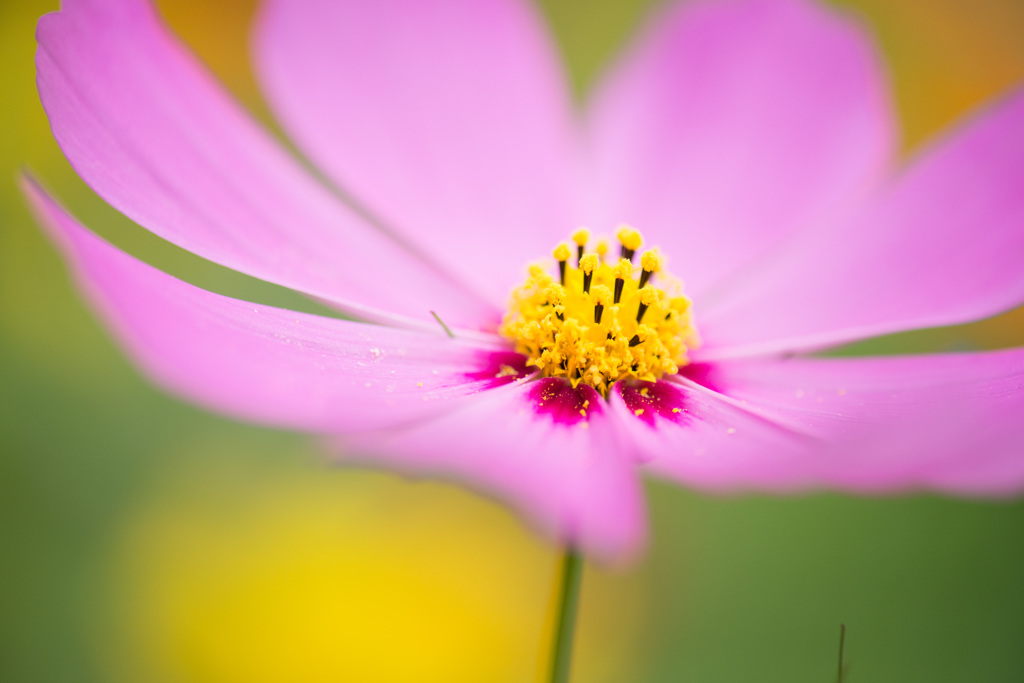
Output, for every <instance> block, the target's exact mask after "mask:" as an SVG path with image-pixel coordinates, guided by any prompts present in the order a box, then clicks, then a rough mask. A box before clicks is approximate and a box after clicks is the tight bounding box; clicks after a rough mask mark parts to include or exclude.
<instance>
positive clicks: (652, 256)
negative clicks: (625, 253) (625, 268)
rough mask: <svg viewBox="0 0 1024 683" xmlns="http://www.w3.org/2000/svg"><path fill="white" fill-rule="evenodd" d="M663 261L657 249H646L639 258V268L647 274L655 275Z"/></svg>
mask: <svg viewBox="0 0 1024 683" xmlns="http://www.w3.org/2000/svg"><path fill="white" fill-rule="evenodd" d="M663 263H664V259H662V257H661V253H660V252H659V251H658V250H657V249H648V250H647V251H645V252H644V253H643V255H642V256H640V266H641V267H642V268H643V269H644V270H646V271H647V272H648V273H657V272H658V271H659V270H661V267H662V264H663Z"/></svg>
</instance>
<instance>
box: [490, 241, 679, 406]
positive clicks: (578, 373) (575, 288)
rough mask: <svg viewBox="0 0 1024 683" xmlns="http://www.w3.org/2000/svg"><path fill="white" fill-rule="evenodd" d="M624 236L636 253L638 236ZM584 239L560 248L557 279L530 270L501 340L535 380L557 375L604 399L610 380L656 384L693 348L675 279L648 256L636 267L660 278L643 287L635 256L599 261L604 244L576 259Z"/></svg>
mask: <svg viewBox="0 0 1024 683" xmlns="http://www.w3.org/2000/svg"><path fill="white" fill-rule="evenodd" d="M628 230H629V231H631V232H629V233H628V234H626V233H621V232H620V234H621V235H622V237H624V238H625V240H624V242H623V247H624V248H625V247H626V246H627V245H628V246H630V247H633V248H634V249H635V248H636V247H638V246H639V244H640V242H641V239H640V236H639V233H638V232H636V231H635V230H632V228H628ZM588 238H589V235H588ZM585 241H586V240H584V238H583V236H582V230H580V231H577V232H576V233H573V236H572V242H563V243H562V244H559V245H558V247H557V248H556V249H555V250H554V251H553V253H554V256H555V258H556V259H559V264H558V266H559V270H558V273H557V275H555V276H554V277H553V276H552V274H551V273H550V272H547V271H545V270H544V269H543V268H540V267H536V266H531V267H530V268H529V272H528V277H527V279H526V281H525V282H524V283H523V285H522V286H520V287H519V288H518V289H516V290H515V292H514V293H513V297H512V302H511V304H510V307H509V311H508V313H507V314H506V316H505V319H504V320H503V321H502V324H501V327H500V329H499V331H500V332H501V334H503V335H505V336H506V337H508V338H510V339H511V340H512V341H513V342H514V343H515V345H516V350H517V351H518V352H519V353H522V354H523V355H525V356H526V357H527V361H526V362H527V365H529V366H531V367H536V368H537V370H538V374H539V375H540V376H543V377H562V378H565V379H566V380H568V381H569V382H571V383H572V384H573V385H574V386H575V385H577V384H579V383H586V384H588V385H590V386H592V387H594V389H596V390H597V391H598V392H599V393H601V394H602V395H604V396H608V392H609V391H610V389H611V386H612V385H613V384H614V383H615V382H619V381H622V380H628V379H636V380H643V381H654V380H657V379H658V378H660V377H663V376H665V375H671V374H673V373H675V372H677V371H678V368H679V366H681V365H685V364H686V363H687V362H688V360H687V353H688V351H689V349H690V348H693V347H694V346H695V345H696V344H697V342H698V335H697V332H696V330H695V329H694V328H693V325H692V323H691V319H690V311H689V299H687V298H686V297H685V296H683V292H682V288H681V285H680V284H679V281H678V280H676V279H674V278H672V277H671V275H670V274H668V273H663V271H664V264H663V263H662V261H661V258H660V256H659V255H658V254H657V252H656V251H655V250H648V253H647V254H643V255H642V257H641V259H640V264H639V266H640V267H642V268H643V269H644V271H646V269H647V267H648V266H651V265H653V266H654V267H655V268H656V269H657V272H659V273H662V274H661V275H659V276H658V280H657V282H656V283H654V282H650V283H648V282H643V283H642V285H643V286H641V283H639V282H638V281H637V279H635V278H634V272H635V270H640V267H636V268H635V267H634V266H633V264H632V262H631V258H632V256H633V255H634V254H632V253H628V254H627V253H624V256H625V257H626V258H623V259H621V260H617V261H616V262H614V263H609V262H607V261H606V260H604V259H603V258H601V255H602V254H606V253H607V250H608V243H607V242H606V241H605V242H603V243H602V242H598V243H597V244H596V247H595V251H596V253H590V254H581V251H582V249H581V248H580V247H581V244H580V242H585ZM574 243H575V244H574ZM625 251H626V252H628V251H629V250H625ZM652 253H653V255H648V254H652ZM570 259H572V260H571V261H570ZM652 259H655V260H654V261H652ZM549 264H550V261H549ZM548 267H549V268H550V265H549V266H548ZM650 272H653V271H650ZM640 278H641V279H643V271H641V273H640ZM645 313H646V315H645Z"/></svg>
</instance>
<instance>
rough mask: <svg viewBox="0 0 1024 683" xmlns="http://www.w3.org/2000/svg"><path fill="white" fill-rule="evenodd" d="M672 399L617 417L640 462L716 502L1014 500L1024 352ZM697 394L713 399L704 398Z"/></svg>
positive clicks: (770, 375) (891, 361)
mask: <svg viewBox="0 0 1024 683" xmlns="http://www.w3.org/2000/svg"><path fill="white" fill-rule="evenodd" d="M702 381H703V385H704V386H701V385H700V384H698V383H696V382H694V381H691V380H687V379H682V380H679V383H675V382H672V383H669V382H661V383H660V384H663V385H668V386H670V387H671V386H672V385H673V384H674V385H675V387H674V390H673V389H671V388H670V389H667V390H666V392H667V394H668V398H666V399H662V400H661V401H660V404H662V405H666V406H671V407H673V408H674V407H676V406H681V407H682V408H683V410H682V411H681V412H679V413H672V412H671V410H668V411H666V410H661V411H660V412H659V413H658V417H657V419H655V420H654V421H653V423H650V422H645V421H644V420H641V419H631V420H630V419H628V418H629V417H630V416H629V415H628V414H627V411H629V410H630V409H632V408H633V407H634V406H635V405H636V401H635V399H634V401H633V402H629V401H627V400H626V399H627V398H629V397H628V396H625V397H624V395H623V393H622V389H621V388H620V390H619V392H618V393H616V394H615V395H614V396H613V401H612V410H613V411H617V412H618V413H619V414H622V415H623V416H624V417H626V418H627V420H625V421H623V424H624V425H625V429H626V431H627V438H628V439H630V440H631V441H632V442H633V443H634V444H635V445H636V447H637V451H638V453H637V455H638V457H640V458H641V459H643V460H645V461H649V463H650V466H651V467H652V468H653V469H654V470H656V471H658V472H660V473H662V474H665V475H667V476H670V477H672V478H674V479H677V480H680V481H683V482H685V483H688V484H691V485H694V486H699V487H703V488H712V489H736V488H753V489H766V490H781V491H788V490H793V489H800V488H817V487H829V488H836V489H841V490H848V491H864V492H874V491H891V490H903V489H909V488H915V487H928V488H933V489H938V490H942V491H947V492H953V493H967V494H1005V493H1011V492H1019V491H1020V490H1021V489H1022V488H1024V420H1022V419H1021V416H1022V415H1024V349H1014V350H1009V351H997V352H988V353H971V354H951V355H935V356H906V357H891V358H859V359H853V358H850V359H806V358H805V359H799V358H793V359H789V360H749V361H731V362H723V363H719V364H716V365H715V366H713V367H712V368H711V369H710V370H709V371H708V372H707V373H706V374H705V377H704V378H703V380H702ZM707 387H713V389H709V388H707Z"/></svg>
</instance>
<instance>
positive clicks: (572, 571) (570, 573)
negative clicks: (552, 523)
mask: <svg viewBox="0 0 1024 683" xmlns="http://www.w3.org/2000/svg"><path fill="white" fill-rule="evenodd" d="M582 580H583V557H581V556H580V555H579V553H577V552H576V551H574V550H572V549H571V548H565V549H564V550H563V551H562V556H561V558H560V562H559V571H558V576H557V578H556V581H557V583H556V584H555V591H557V592H556V593H555V595H556V600H557V603H558V608H557V609H558V611H557V612H556V614H555V619H556V622H555V641H554V644H553V646H552V648H551V650H552V652H551V670H550V675H549V676H548V681H550V683H568V681H569V664H570V662H571V660H572V637H573V633H574V632H575V630H576V607H577V605H579V601H580V583H581V582H582Z"/></svg>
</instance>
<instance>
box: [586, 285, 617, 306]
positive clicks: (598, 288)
mask: <svg viewBox="0 0 1024 683" xmlns="http://www.w3.org/2000/svg"><path fill="white" fill-rule="evenodd" d="M590 301H591V303H593V304H594V305H595V306H607V305H608V304H610V303H611V302H612V290H610V289H608V287H606V286H605V285H594V286H593V287H591V288H590Z"/></svg>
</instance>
